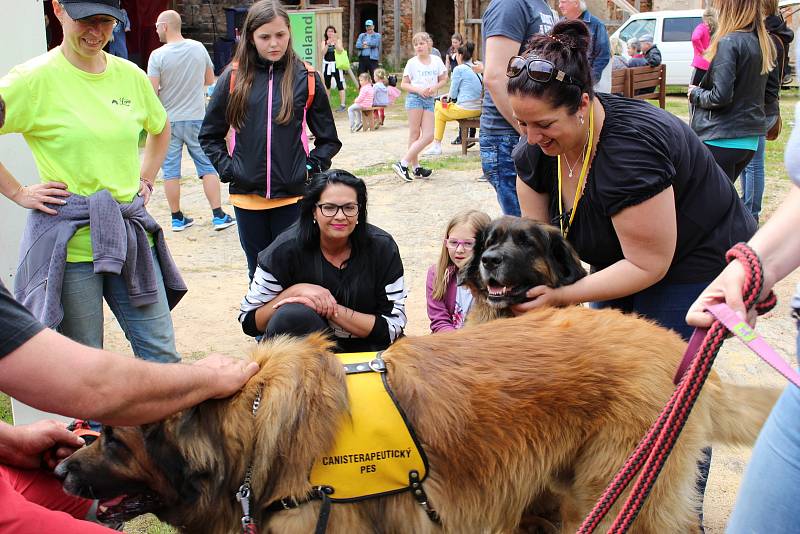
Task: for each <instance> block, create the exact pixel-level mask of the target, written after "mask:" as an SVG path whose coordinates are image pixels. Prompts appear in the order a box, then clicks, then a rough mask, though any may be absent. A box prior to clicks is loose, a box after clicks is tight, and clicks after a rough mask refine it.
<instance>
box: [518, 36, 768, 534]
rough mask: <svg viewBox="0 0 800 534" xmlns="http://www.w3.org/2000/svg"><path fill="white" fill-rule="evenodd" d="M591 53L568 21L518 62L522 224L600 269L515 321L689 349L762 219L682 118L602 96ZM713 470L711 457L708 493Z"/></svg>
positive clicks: (551, 292)
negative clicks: (612, 324) (547, 316)
mask: <svg viewBox="0 0 800 534" xmlns="http://www.w3.org/2000/svg"><path fill="white" fill-rule="evenodd" d="M588 47H589V34H588V31H587V30H586V27H585V26H584V25H583V24H581V23H580V22H575V21H567V22H561V23H559V24H557V25H556V26H555V27H554V28H553V32H552V34H550V35H541V36H537V37H534V38H533V39H532V40H531V45H530V47H529V49H528V50H527V51H526V54H525V56H524V57H516V58H512V59H511V61H510V62H509V68H508V76H509V80H508V93H509V100H510V103H511V107H512V108H513V110H514V114H515V116H516V118H517V120H518V122H519V125H520V127H521V129H522V131H523V132H524V134H525V137H523V138H522V140H521V141H520V144H519V146H517V148H516V149H515V151H514V162H515V164H516V166H517V171H518V175H519V178H518V180H517V194H518V195H519V200H520V206H521V208H522V214H523V215H524V216H527V217H531V218H533V219H536V220H538V221H540V222H543V223H549V224H554V225H555V226H557V227H560V228H561V232H562V234H563V235H564V236H565V237H566V238H567V240H568V241H569V242H570V243H571V244H572V246H573V247H574V248H575V250H576V251H577V252H578V255H579V256H580V258H581V260H582V261H584V262H586V263H588V264H590V265H591V274H590V275H589V276H587V277H585V278H582V279H581V280H579V281H577V282H575V283H574V284H570V285H568V286H563V287H559V288H550V287H546V286H538V287H534V288H531V289H529V290H528V292H527V296H528V298H530V299H531V300H530V301H529V302H526V303H524V304H520V305H517V306H516V307H515V312H516V313H522V312H524V311H527V310H530V309H533V308H537V307H541V306H568V305H572V304H580V303H583V302H590V303H592V306H593V307H596V308H616V309H619V310H621V311H623V312H626V313H636V314H638V315H640V316H643V317H646V318H649V319H652V320H654V321H656V322H657V323H659V324H661V325H662V326H664V327H666V328H670V329H672V330H674V331H675V332H677V333H678V334H680V335H681V336H682V337H683V338H684V339H686V340H688V339H689V337H690V336H691V334H692V328H691V327H689V326H688V325H687V324H686V321H685V316H686V312H687V311H688V309H689V306H691V304H692V302H694V300H695V299H696V298H697V296H698V295H699V294H700V292H701V291H702V290H703V289H704V288H705V287H706V286H707V285H708V284H709V282H710V281H711V280H713V279H714V278H715V277H716V276H717V275H718V274H719V273H720V272H721V271H722V269H723V268H724V267H725V252H726V251H727V250H728V249H730V247H731V246H733V245H734V244H735V243H737V242H739V241H746V240H747V239H749V238H750V236H752V235H753V233H754V232H755V230H756V224H755V221H754V220H753V218H752V216H751V215H750V213H748V212H747V210H746V209H745V207H744V205H743V204H742V202H741V200H740V199H739V196H738V194H737V192H736V189H735V188H734V187H733V184H732V183H731V181H730V180H728V178H727V176H726V175H725V173H724V172H723V171H722V169H720V167H719V166H718V165H717V164H716V162H715V161H714V158H713V156H712V155H711V153H709V151H708V150H706V149H705V147H704V146H703V144H702V142H701V141H700V140H699V139H698V138H697V136H696V135H695V134H694V132H693V131H692V130H691V128H689V126H688V125H687V124H685V123H684V122H683V121H682V120H680V119H679V118H677V117H676V116H674V115H672V114H670V113H668V112H666V111H664V110H662V109H659V108H657V107H655V106H653V105H652V104H650V103H649V102H645V101H642V100H634V99H627V98H623V97H619V96H614V95H609V94H594V92H593V91H592V78H591V70H590V67H589V62H588V59H587V56H586V52H587V50H588ZM709 465H710V450H709V451H708V454H707V457H706V459H705V460H704V461H703V462H702V463H701V466H700V471H701V475H700V477H699V478H698V492H699V493H700V494H702V493H703V490H704V487H705V479H706V477H707V473H708V467H709ZM701 523H702V514H701Z"/></svg>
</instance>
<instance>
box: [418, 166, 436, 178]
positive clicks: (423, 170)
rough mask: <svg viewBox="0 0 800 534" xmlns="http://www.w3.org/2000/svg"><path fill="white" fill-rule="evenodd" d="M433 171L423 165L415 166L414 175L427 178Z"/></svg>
mask: <svg viewBox="0 0 800 534" xmlns="http://www.w3.org/2000/svg"><path fill="white" fill-rule="evenodd" d="M432 172H433V171H432V170H430V169H426V168H425V167H417V168H416V169H414V176H419V177H420V178H427V177H428V176H430V175H431V173H432Z"/></svg>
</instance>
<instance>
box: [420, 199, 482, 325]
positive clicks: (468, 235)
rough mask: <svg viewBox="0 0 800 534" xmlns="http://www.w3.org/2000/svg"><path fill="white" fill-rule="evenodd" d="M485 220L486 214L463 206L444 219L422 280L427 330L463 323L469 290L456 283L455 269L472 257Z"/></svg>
mask: <svg viewBox="0 0 800 534" xmlns="http://www.w3.org/2000/svg"><path fill="white" fill-rule="evenodd" d="M489 221H490V220H489V216H488V215H486V214H485V213H484V212H482V211H478V210H465V211H462V212H460V213H457V214H456V215H455V216H454V217H453V218H452V219H450V222H449V223H447V229H446V231H445V233H444V240H443V241H442V250H441V253H440V254H439V261H438V262H437V263H435V264H433V265H431V266H430V268H428V279H427V282H426V284H425V294H426V297H427V301H428V318H429V319H430V321H431V332H433V333H436V332H447V331H448V330H457V329H459V328H461V327H462V326H464V320H465V319H466V317H467V314H468V313H469V309H470V307H471V306H472V293H470V291H469V289H467V288H465V287H463V286H460V285H459V284H458V273H459V271H460V270H461V268H462V267H464V266H466V265H467V264H468V263H469V261H470V260H471V259H472V249H473V248H474V247H475V236H476V235H477V233H478V232H479V231H480V230H481V229H483V228H484V227H485V226H487V225H488V224H489Z"/></svg>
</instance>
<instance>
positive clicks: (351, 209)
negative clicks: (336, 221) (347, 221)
mask: <svg viewBox="0 0 800 534" xmlns="http://www.w3.org/2000/svg"><path fill="white" fill-rule="evenodd" d="M317 207H318V208H319V211H321V212H322V214H323V215H324V216H325V217H336V214H337V213H339V210H342V213H343V214H344V216H345V217H355V216H356V215H358V204H342V205H341V206H340V205H339V204H330V203H325V204H317Z"/></svg>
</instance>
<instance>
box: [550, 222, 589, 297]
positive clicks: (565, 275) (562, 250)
mask: <svg viewBox="0 0 800 534" xmlns="http://www.w3.org/2000/svg"><path fill="white" fill-rule="evenodd" d="M547 230H548V232H547V233H548V236H549V238H550V255H549V257H550V258H551V260H552V262H553V271H554V272H555V273H556V276H557V281H556V287H561V286H568V285H570V284H572V283H574V282H577V281H578V280H580V279H581V278H583V277H584V276H586V270H585V269H584V268H583V265H581V260H580V259H579V258H578V254H577V253H576V252H575V249H574V248H572V245H570V244H569V242H568V241H567V240H566V239H564V237H563V236H562V235H561V232H560V231H559V230H558V229H556V228H548V229H547Z"/></svg>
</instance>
